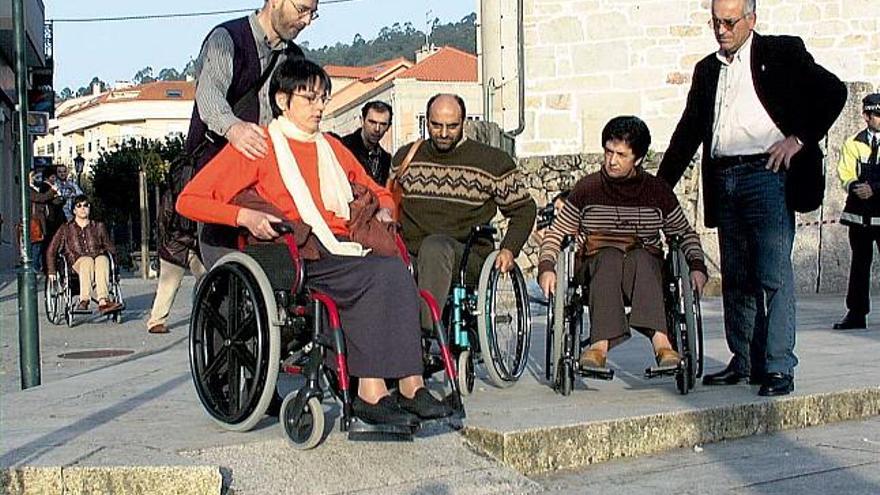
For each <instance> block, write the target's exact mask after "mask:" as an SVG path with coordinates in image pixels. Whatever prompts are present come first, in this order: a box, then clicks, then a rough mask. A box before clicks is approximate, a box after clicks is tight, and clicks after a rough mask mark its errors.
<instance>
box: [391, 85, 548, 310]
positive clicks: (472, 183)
mask: <svg viewBox="0 0 880 495" xmlns="http://www.w3.org/2000/svg"><path fill="white" fill-rule="evenodd" d="M426 115H427V116H428V131H429V133H430V139H428V140H427V141H425V142H424V143H421V142H420V141H416V142H415V143H410V144H408V145H405V146H403V147H402V148H401V149H400V150H398V151H397V154H396V155H395V156H394V158H393V159H392V175H393V176H397V170H398V169H399V168H400V166H401V162H403V160H404V157H406V156H407V154H408V153H409V150H410V148H411V147H412V146H415V145H418V146H419V148H418V150H417V151H416V153H415V155H413V158H412V160H411V161H410V163H409V165H408V166H407V167H405V170H403V173H402V174H401V175H400V176H399V177H397V180H398V181H399V183H400V186H401V188H402V189H403V198H402V202H401V218H400V222H401V225H402V227H403V239H404V241H405V242H406V245H407V248H408V249H409V251H410V253H411V254H412V255H413V256H414V257H415V266H416V269H417V270H418V279H419V288H420V289H424V290H427V291H428V292H430V293H431V295H433V296H434V298H435V299H437V301H438V302H439V303H440V305H441V306H442V305H443V303H444V301H446V297H447V295H448V293H449V288H450V286H451V284H452V277H453V276H454V274H455V273H457V271H458V265H459V263H460V260H461V256H462V253H463V252H464V246H465V242H466V241H467V237H468V234H469V233H470V231H471V228H472V227H473V226H475V225H483V224H487V223H489V222H490V221H491V220H492V218H493V217H494V216H495V214H496V212H497V211H498V210H500V211H501V213H502V215H504V216H505V217H506V218H508V219H509V220H510V222H509V224H508V228H507V233H506V234H505V236H504V239H503V240H502V241H501V247H500V252H499V254H498V257H497V259H496V261H495V265H496V266H497V267H498V268H499V269H501V270H502V271H507V270H509V269H510V268H511V267H513V262H514V259H516V256H517V255H518V254H519V252H520V249H522V246H523V244H525V242H526V240H527V239H528V236H529V233H530V232H531V230H532V225H533V224H534V222H535V214H536V211H537V208H536V207H535V201H534V200H533V199H532V197H531V195H530V194H529V192H528V190H527V189H526V186H525V180H524V178H523V175H522V173H521V172H520V171H519V170H518V169H517V168H516V164H515V163H514V162H513V160H512V159H511V158H510V157H509V156H508V155H507V154H505V153H504V152H503V151H501V150H498V149H495V148H492V147H490V146H487V145H484V144H481V143H478V142H476V141H473V140H470V139H465V138H464V120H465V116H466V115H467V113H466V109H465V104H464V100H462V99H461V97H460V96H457V95H450V94H439V95H435V96H433V97H432V98H431V99H430V100H428V105H427V112H426ZM493 249H494V246H493V245H492V242H490V241H488V240H485V239H483V240H481V241H480V242H478V243H477V244H476V245H475V246H474V248H473V250H472V255H471V256H470V257H469V258H468V276H469V277H470V278H471V279H472V280H476V278H477V277H478V276H479V273H480V267H481V266H482V264H483V261H484V260H485V258H486V256H488V255H489V253H491V252H492V250H493ZM426 313H427V312H426V311H423V314H422V323H423V325H427V324H428V322H430V318H429V315H428V314H426Z"/></svg>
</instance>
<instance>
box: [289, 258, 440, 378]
mask: <svg viewBox="0 0 880 495" xmlns="http://www.w3.org/2000/svg"><path fill="white" fill-rule="evenodd" d="M321 251H322V252H321V259H319V260H317V261H308V262H306V286H307V287H308V288H310V289H316V290H320V291H321V292H324V293H326V294H327V295H328V296H330V297H331V298H333V300H334V301H336V304H337V305H338V307H339V315H340V319H341V320H342V330H343V332H344V333H345V345H346V347H347V351H348V355H347V357H348V368H349V373H350V374H351V375H352V376H357V377H361V378H402V377H406V376H411V375H420V374H421V373H422V344H421V334H420V332H421V330H420V327H419V296H418V291H417V289H416V284H415V281H414V280H413V277H412V275H411V274H410V273H409V271H408V270H407V269H406V267H405V266H404V264H403V262H402V261H401V260H400V259H399V258H396V257H395V258H391V257H385V256H373V255H369V256H366V257H363V258H357V257H351V256H333V255H331V254H329V253H327V252H326V251H324V250H323V248H322V249H321Z"/></svg>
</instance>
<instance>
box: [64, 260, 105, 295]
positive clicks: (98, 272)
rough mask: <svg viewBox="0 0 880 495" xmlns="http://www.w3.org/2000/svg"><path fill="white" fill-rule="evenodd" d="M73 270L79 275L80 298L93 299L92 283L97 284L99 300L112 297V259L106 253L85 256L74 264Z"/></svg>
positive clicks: (96, 291)
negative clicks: (110, 286) (110, 287)
mask: <svg viewBox="0 0 880 495" xmlns="http://www.w3.org/2000/svg"><path fill="white" fill-rule="evenodd" d="M73 271H75V272H76V274H77V275H79V300H80V301H90V300H91V299H92V284H95V293H96V295H97V296H98V302H101V301H107V300H109V298H110V290H109V284H110V259H109V258H107V257H106V256H104V255H100V256H96V257H94V258H92V257H90V256H83V257H81V258H79V259H78V260H76V263H74V264H73Z"/></svg>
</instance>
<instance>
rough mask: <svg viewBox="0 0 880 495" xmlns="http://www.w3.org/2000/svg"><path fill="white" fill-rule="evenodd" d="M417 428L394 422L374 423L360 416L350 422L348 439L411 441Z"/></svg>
mask: <svg viewBox="0 0 880 495" xmlns="http://www.w3.org/2000/svg"><path fill="white" fill-rule="evenodd" d="M416 430H418V427H415V428H413V427H410V426H405V425H392V424H381V425H374V424H370V423H367V422H364V421H362V420H360V419H358V418H352V419H351V422H349V424H348V439H349V440H361V441H369V442H382V441H386V442H411V441H412V439H413V434H415V432H416Z"/></svg>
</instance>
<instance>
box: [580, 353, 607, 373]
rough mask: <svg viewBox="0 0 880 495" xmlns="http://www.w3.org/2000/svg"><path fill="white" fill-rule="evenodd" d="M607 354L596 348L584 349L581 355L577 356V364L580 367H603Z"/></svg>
mask: <svg viewBox="0 0 880 495" xmlns="http://www.w3.org/2000/svg"><path fill="white" fill-rule="evenodd" d="M607 357H608V356H607V355H606V354H605V353H604V352H602V351H600V350H598V349H584V352H582V353H581V357H580V358H578V364H579V365H580V366H581V368H598V369H604V368H605V362H606V360H607Z"/></svg>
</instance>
